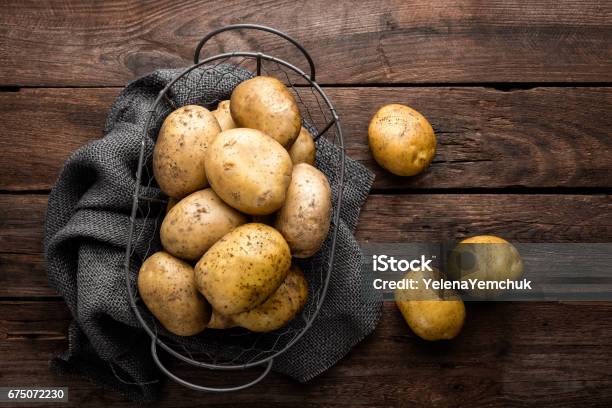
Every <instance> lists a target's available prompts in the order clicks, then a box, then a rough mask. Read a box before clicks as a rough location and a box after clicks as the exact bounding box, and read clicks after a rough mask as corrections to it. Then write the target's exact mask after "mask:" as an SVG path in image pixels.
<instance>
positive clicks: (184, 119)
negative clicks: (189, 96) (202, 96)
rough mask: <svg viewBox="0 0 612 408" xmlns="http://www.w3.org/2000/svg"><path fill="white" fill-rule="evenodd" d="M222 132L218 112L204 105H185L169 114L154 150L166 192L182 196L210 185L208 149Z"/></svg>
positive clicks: (158, 175) (156, 169)
mask: <svg viewBox="0 0 612 408" xmlns="http://www.w3.org/2000/svg"><path fill="white" fill-rule="evenodd" d="M219 132H221V127H220V126H219V123H217V119H215V116H214V115H213V114H212V113H210V112H209V111H208V110H207V109H206V108H203V107H201V106H197V105H187V106H183V107H182V108H179V109H177V110H175V111H174V112H172V113H171V114H170V115H168V117H167V118H166V120H164V123H163V125H162V127H161V129H160V131H159V135H158V136H157V142H156V143H155V150H154V151H153V172H154V175H155V180H157V183H158V184H159V187H160V188H161V189H162V191H163V192H164V193H166V194H167V195H168V196H170V197H174V198H179V199H180V198H183V197H184V196H186V195H187V194H189V193H192V192H194V191H196V190H201V189H203V188H204V187H206V186H207V185H208V180H207V179H206V173H205V171H204V153H205V152H206V149H207V147H208V144H209V143H210V142H211V140H212V139H213V138H214V137H215V136H217V135H218V134H219Z"/></svg>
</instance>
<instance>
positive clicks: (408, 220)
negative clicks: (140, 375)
mask: <svg viewBox="0 0 612 408" xmlns="http://www.w3.org/2000/svg"><path fill="white" fill-rule="evenodd" d="M46 204H47V196H46V195H42V194H41V195H28V194H26V195H10V194H3V195H0V266H1V268H0V297H2V296H4V297H12V296H16V297H20V296H52V295H55V292H54V291H53V290H52V289H49V288H47V287H46V285H45V279H46V277H45V275H44V267H43V260H42V240H43V227H42V226H43V223H44V215H45V211H46ZM480 234H495V235H499V236H502V237H504V238H506V239H509V240H512V241H518V242H610V241H612V199H611V198H610V196H604V195H594V196H593V195H591V196H589V195H508V194H415V195H408V194H407V195H373V196H371V197H370V198H369V199H368V201H367V203H366V205H365V207H364V208H363V211H362V213H361V219H360V222H359V227H358V229H357V234H356V235H357V239H358V240H359V241H360V242H362V243H366V242H445V241H452V240H455V239H461V238H465V237H467V236H471V235H480Z"/></svg>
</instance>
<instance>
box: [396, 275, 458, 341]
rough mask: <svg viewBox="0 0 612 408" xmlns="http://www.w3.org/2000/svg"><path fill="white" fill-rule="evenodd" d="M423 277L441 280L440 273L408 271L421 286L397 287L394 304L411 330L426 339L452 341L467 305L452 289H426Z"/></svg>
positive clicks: (410, 276)
mask: <svg viewBox="0 0 612 408" xmlns="http://www.w3.org/2000/svg"><path fill="white" fill-rule="evenodd" d="M423 278H434V279H438V278H439V274H438V273H437V271H435V272H434V273H432V274H429V273H423V272H409V273H408V274H407V275H406V276H405V279H414V280H415V281H416V282H417V284H418V289H398V290H396V291H395V303H396V305H397V307H398V309H399V310H400V312H401V314H402V316H403V317H404V320H405V321H406V323H408V326H409V327H410V328H411V329H412V331H413V332H414V333H415V334H416V335H417V336H419V337H420V338H422V339H424V340H430V341H435V340H449V339H452V338H454V337H456V336H457V335H458V334H459V332H460V331H461V328H462V327H463V323H464V322H465V305H464V304H463V301H462V300H461V298H460V297H459V296H458V295H457V294H456V293H455V292H453V291H445V292H437V291H434V290H432V289H427V288H426V286H425V284H424V283H423Z"/></svg>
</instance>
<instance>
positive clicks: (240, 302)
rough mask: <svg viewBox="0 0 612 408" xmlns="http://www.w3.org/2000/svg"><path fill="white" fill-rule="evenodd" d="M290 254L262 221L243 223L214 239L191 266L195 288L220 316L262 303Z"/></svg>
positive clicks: (284, 273) (286, 266)
mask: <svg viewBox="0 0 612 408" xmlns="http://www.w3.org/2000/svg"><path fill="white" fill-rule="evenodd" d="M290 266H291V253H290V252H289V246H288V245H287V242H286V241H285V240H284V238H283V236H282V235H281V234H280V233H279V232H278V231H276V230H275V229H274V228H272V227H269V226H267V225H264V224H256V223H251V224H244V225H241V226H240V227H238V228H236V229H234V230H233V231H232V232H230V233H228V234H226V235H225V236H224V237H223V238H221V239H220V240H219V241H217V243H216V244H214V245H213V246H212V247H211V248H210V249H209V250H208V251H207V252H206V254H204V256H203V257H202V259H200V261H199V262H198V263H197V265H196V267H195V275H196V285H197V287H198V290H199V291H200V292H201V293H202V294H203V295H204V296H205V297H206V299H208V301H209V302H210V304H211V305H212V307H213V308H214V309H215V310H216V311H218V312H219V313H221V314H223V315H224V316H229V315H234V314H236V313H242V312H246V311H247V310H251V309H253V308H254V307H255V306H257V305H259V304H261V303H262V302H264V301H265V300H266V299H267V298H268V297H269V296H270V295H271V294H272V293H274V291H275V290H276V289H277V288H278V287H279V286H280V284H281V283H282V282H283V280H285V277H286V276H287V272H288V270H289V267H290Z"/></svg>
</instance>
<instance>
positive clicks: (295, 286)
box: [230, 265, 308, 332]
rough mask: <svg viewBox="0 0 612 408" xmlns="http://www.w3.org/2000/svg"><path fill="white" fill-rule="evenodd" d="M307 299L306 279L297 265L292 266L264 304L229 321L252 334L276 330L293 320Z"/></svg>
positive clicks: (234, 316)
mask: <svg viewBox="0 0 612 408" xmlns="http://www.w3.org/2000/svg"><path fill="white" fill-rule="evenodd" d="M307 299H308V283H307V282H306V278H304V274H303V273H302V270H301V269H300V268H299V267H298V266H297V265H292V266H291V268H290V269H289V272H288V273H287V277H286V278H285V280H284V281H283V283H282V284H281V285H280V286H279V287H278V289H276V291H275V292H274V293H273V294H272V295H271V296H270V297H269V298H268V299H267V300H266V301H265V302H264V303H262V304H261V305H259V306H257V307H255V308H254V309H251V310H249V311H247V312H243V313H239V314H236V315H233V316H231V318H230V319H231V321H232V322H234V323H235V324H237V325H238V326H241V327H244V328H245V329H249V330H251V331H254V332H269V331H273V330H277V329H280V328H281V327H283V326H284V325H286V324H287V323H288V322H290V321H291V320H293V318H294V317H295V315H296V314H297V313H298V312H299V311H300V310H302V308H303V307H304V305H305V304H306V300H307Z"/></svg>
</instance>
